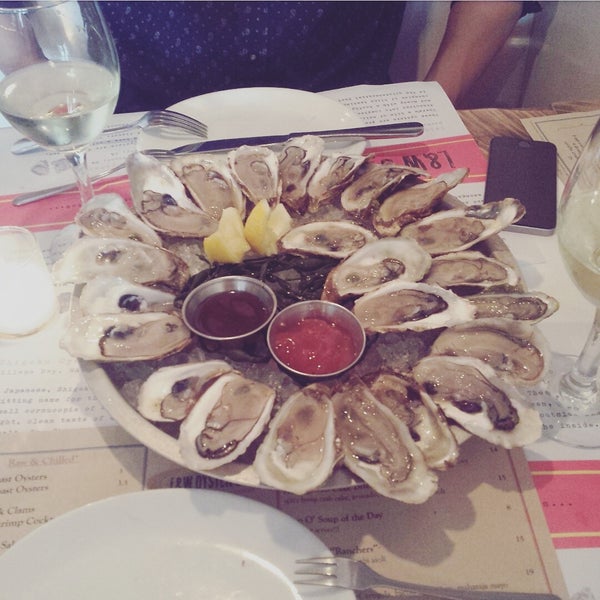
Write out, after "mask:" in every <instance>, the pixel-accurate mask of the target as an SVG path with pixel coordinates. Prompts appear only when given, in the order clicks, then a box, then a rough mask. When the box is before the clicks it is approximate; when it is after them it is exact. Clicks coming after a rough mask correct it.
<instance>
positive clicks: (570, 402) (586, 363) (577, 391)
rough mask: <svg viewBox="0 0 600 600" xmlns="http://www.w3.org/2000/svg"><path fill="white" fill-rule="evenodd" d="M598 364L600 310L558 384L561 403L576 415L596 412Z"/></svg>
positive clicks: (599, 352) (597, 311)
mask: <svg viewBox="0 0 600 600" xmlns="http://www.w3.org/2000/svg"><path fill="white" fill-rule="evenodd" d="M599 362H600V308H596V313H595V316H594V323H593V325H592V329H591V331H590V334H589V336H588V338H587V340H586V342H585V346H584V347H583V350H582V351H581V354H580V355H579V357H578V358H577V360H576V361H575V364H574V365H573V367H572V368H571V370H570V371H569V372H568V373H566V374H565V375H564V376H563V377H562V379H561V381H560V384H559V393H560V398H561V402H562V403H563V405H564V406H565V407H566V408H570V409H571V410H572V411H573V412H574V413H576V414H586V413H590V412H593V411H595V410H598V408H599V406H600V405H599V404H598V389H597V385H596V376H597V372H598V363H599Z"/></svg>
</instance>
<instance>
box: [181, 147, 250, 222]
mask: <svg viewBox="0 0 600 600" xmlns="http://www.w3.org/2000/svg"><path fill="white" fill-rule="evenodd" d="M170 167H171V169H172V170H173V172H174V173H175V175H177V177H179V179H180V180H181V181H182V182H183V184H184V185H185V187H186V188H187V190H188V192H189V193H190V195H191V196H192V198H193V199H194V201H195V202H196V204H197V205H198V206H199V207H200V208H201V209H202V210H203V211H204V212H205V213H207V214H208V215H210V216H211V217H212V218H213V219H214V220H215V221H218V220H219V219H220V218H221V214H222V212H223V209H224V208H227V207H229V206H233V207H234V208H235V209H236V210H237V211H238V212H239V213H240V215H242V217H243V216H244V215H245V214H246V199H245V198H244V194H243V193H242V189H241V188H240V186H239V185H238V183H237V181H236V180H235V178H234V177H233V175H232V173H231V171H230V170H229V167H228V166H227V165H226V164H225V163H224V162H222V161H220V160H219V159H218V158H217V157H214V156H210V155H208V154H188V155H184V156H178V157H177V158H174V159H173V160H172V161H171V163H170Z"/></svg>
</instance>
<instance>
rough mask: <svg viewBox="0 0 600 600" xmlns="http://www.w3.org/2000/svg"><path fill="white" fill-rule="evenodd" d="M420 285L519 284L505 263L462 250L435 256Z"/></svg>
mask: <svg viewBox="0 0 600 600" xmlns="http://www.w3.org/2000/svg"><path fill="white" fill-rule="evenodd" d="M401 239H403V238H401ZM423 282H424V283H430V284H432V285H439V286H440V287H443V288H456V287H461V286H468V287H476V288H479V289H487V288H491V287H499V286H510V287H512V286H516V285H517V284H518V283H519V274H518V273H517V271H516V270H515V269H513V268H512V267H510V266H508V265H507V264H505V263H503V262H501V261H499V260H497V259H495V258H492V257H489V256H486V255H485V254H483V253H482V252H478V251H476V250H465V251H463V252H451V253H450V254H442V255H440V256H436V257H435V258H434V259H433V260H432V261H431V267H430V269H429V272H428V273H427V275H426V276H425V277H424V278H423Z"/></svg>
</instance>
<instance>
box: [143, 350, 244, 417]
mask: <svg viewBox="0 0 600 600" xmlns="http://www.w3.org/2000/svg"><path fill="white" fill-rule="evenodd" d="M230 371H232V368H231V366H230V365H229V363H227V362H225V361H224V360H207V361H204V362H193V363H184V364H181V365H171V366H168V367H162V368H160V369H158V370H156V371H154V372H153V373H152V374H151V375H150V377H148V379H146V380H145V381H144V383H142V385H141V387H140V391H139V393H138V402H137V409H138V412H139V413H140V414H141V415H142V416H144V417H146V419H149V420H150V421H162V422H172V421H181V420H182V419H184V418H185V417H187V415H188V414H189V412H190V410H191V409H192V407H193V406H194V404H196V402H197V401H198V398H200V396H202V394H203V393H204V391H205V389H206V388H207V386H208V385H209V384H210V383H211V382H212V381H213V380H214V379H216V378H217V377H220V376H221V375H224V374H225V373H229V372H230Z"/></svg>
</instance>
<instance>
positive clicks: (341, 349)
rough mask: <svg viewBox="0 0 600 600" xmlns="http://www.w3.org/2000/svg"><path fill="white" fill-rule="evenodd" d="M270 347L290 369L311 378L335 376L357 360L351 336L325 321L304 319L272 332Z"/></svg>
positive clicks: (283, 325)
mask: <svg viewBox="0 0 600 600" xmlns="http://www.w3.org/2000/svg"><path fill="white" fill-rule="evenodd" d="M270 337H271V340H270V341H271V347H272V349H273V352H275V353H276V354H277V357H278V358H279V360H280V361H281V362H282V363H283V364H285V365H287V366H288V367H289V368H290V369H293V370H295V371H299V372H302V373H306V374H309V375H323V374H326V373H336V372H338V371H340V370H341V369H344V368H345V367H347V366H348V365H349V364H350V363H351V362H352V361H353V360H354V359H355V358H356V354H357V352H358V348H356V347H355V344H354V340H353V338H352V335H351V334H350V332H349V331H348V330H347V329H346V328H344V327H343V326H341V325H338V324H336V323H332V322H330V321H328V320H327V319H325V318H323V317H319V316H317V317H305V318H302V319H300V320H297V321H292V322H287V323H281V324H279V325H278V326H277V327H276V328H273V329H271V336H270Z"/></svg>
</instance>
